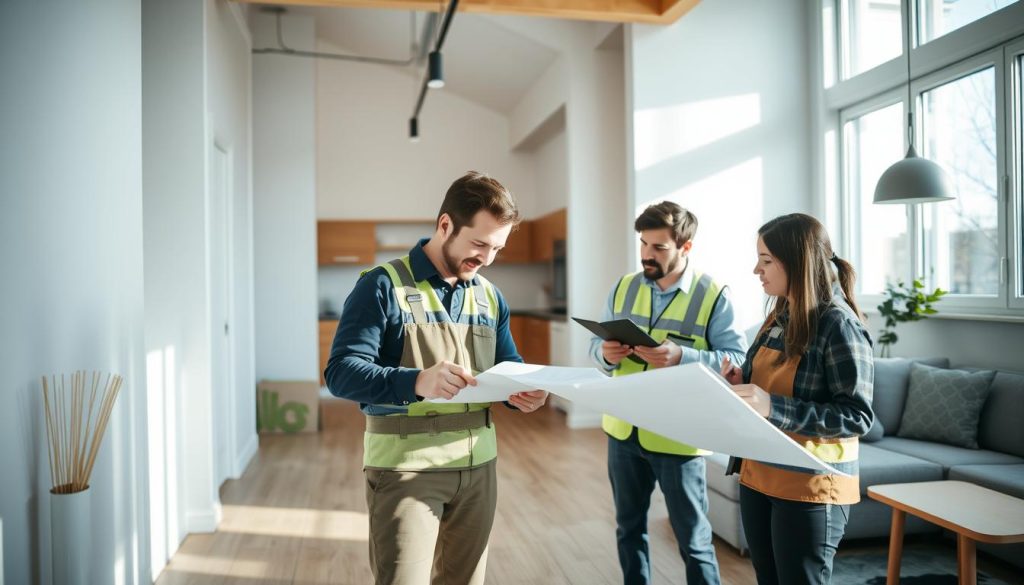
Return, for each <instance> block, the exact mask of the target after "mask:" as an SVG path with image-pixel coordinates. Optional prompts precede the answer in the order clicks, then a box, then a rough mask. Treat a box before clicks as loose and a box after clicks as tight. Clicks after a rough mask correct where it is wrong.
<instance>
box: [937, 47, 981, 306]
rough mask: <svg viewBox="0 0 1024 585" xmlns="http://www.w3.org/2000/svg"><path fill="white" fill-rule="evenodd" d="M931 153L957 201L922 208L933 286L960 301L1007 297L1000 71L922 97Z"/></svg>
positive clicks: (953, 83)
mask: <svg viewBox="0 0 1024 585" xmlns="http://www.w3.org/2000/svg"><path fill="white" fill-rule="evenodd" d="M922 98H923V115H922V120H921V122H922V129H923V131H924V132H923V136H924V145H923V146H924V148H923V149H922V150H923V154H924V156H926V157H928V158H929V159H931V160H933V161H935V162H937V163H939V164H940V165H942V166H943V167H944V168H945V169H946V170H947V171H949V173H950V174H951V176H952V178H953V182H954V184H955V185H956V188H957V198H956V200H954V201H948V202H942V203H931V204H927V205H922V206H921V210H922V215H923V218H924V227H925V267H926V269H927V270H928V274H927V276H928V280H929V281H930V283H931V284H933V285H934V286H940V287H942V288H944V289H946V290H948V291H950V292H951V293H954V294H974V295H995V294H997V293H998V291H999V259H1000V254H999V231H998V227H999V205H998V203H999V200H998V194H999V191H998V183H999V181H998V175H997V172H996V111H995V101H996V97H995V71H994V69H993V68H991V67H989V68H988V69H984V70H982V71H979V72H977V73H974V74H972V75H968V76H967V77H962V78H960V79H958V80H956V81H953V82H950V83H947V84H946V85H943V86H940V87H937V88H935V89H933V90H930V91H927V92H925V93H923V94H922Z"/></svg>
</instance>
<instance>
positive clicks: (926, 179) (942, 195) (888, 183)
mask: <svg viewBox="0 0 1024 585" xmlns="http://www.w3.org/2000/svg"><path fill="white" fill-rule="evenodd" d="M907 9H908V11H909V6H908V8H907ZM910 19H911V15H910V14H909V13H908V15H907V20H906V22H907V29H906V33H907V108H908V110H909V111H908V112H907V139H908V142H909V143H910V148H908V149H907V156H906V157H904V158H903V160H901V161H899V162H897V163H895V164H893V165H892V166H891V167H889V168H888V169H886V170H885V172H884V173H882V176H881V177H880V178H879V179H878V184H877V185H875V199H874V202H875V203H879V204H895V203H909V204H913V203H935V202H937V201H949V200H951V199H955V198H956V186H955V185H954V184H953V180H952V179H951V178H950V177H949V174H947V173H946V171H944V170H943V169H942V167H940V166H939V165H937V164H935V163H934V162H932V161H930V160H928V159H926V158H922V157H919V156H917V151H916V150H914V113H913V107H911V105H912V104H913V98H912V96H911V94H910V50H911V45H912V42H911V40H910Z"/></svg>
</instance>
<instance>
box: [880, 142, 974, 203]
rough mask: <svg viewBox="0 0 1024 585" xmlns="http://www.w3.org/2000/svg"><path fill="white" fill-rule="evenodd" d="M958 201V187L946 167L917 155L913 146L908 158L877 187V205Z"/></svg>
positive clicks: (899, 163)
mask: <svg viewBox="0 0 1024 585" xmlns="http://www.w3.org/2000/svg"><path fill="white" fill-rule="evenodd" d="M955 198H956V187H955V186H954V185H953V180H952V179H950V178H949V175H948V174H946V171H944V170H942V167H940V166H939V165H937V164H935V163H933V162H932V161H930V160H928V159H926V158H921V157H919V156H917V152H915V151H914V147H913V145H911V147H910V149H909V150H907V156H906V158H904V159H903V160H901V161H899V162H898V163H896V164H894V165H892V166H891V167H889V168H888V169H886V170H885V172H884V173H882V176H881V178H879V179H878V185H876V186H875V203H934V202H936V201H949V200H950V199H955Z"/></svg>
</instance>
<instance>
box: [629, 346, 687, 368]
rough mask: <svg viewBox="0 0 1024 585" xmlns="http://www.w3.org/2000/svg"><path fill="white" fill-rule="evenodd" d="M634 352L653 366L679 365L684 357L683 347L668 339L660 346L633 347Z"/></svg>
mask: <svg viewBox="0 0 1024 585" xmlns="http://www.w3.org/2000/svg"><path fill="white" fill-rule="evenodd" d="M633 353H635V354H636V355H637V356H639V357H640V359H642V360H644V361H645V362H647V363H648V364H650V365H651V367H652V368H664V367H668V366H678V365H679V362H680V361H681V360H682V359H683V348H681V347H679V346H678V345H676V344H674V343H672V342H671V341H668V340H665V341H664V342H662V344H661V345H659V346H658V347H643V346H640V345H638V346H636V347H634V348H633Z"/></svg>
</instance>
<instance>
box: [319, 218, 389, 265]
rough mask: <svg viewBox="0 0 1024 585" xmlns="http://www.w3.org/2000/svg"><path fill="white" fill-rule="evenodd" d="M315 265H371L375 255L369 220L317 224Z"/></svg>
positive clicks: (375, 236) (372, 230) (371, 224)
mask: <svg viewBox="0 0 1024 585" xmlns="http://www.w3.org/2000/svg"><path fill="white" fill-rule="evenodd" d="M316 243H317V264H319V265H321V266H324V265H330V264H373V262H374V259H375V255H376V253H377V250H376V247H377V235H376V224H375V222H372V221H318V222H317V224H316Z"/></svg>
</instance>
